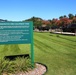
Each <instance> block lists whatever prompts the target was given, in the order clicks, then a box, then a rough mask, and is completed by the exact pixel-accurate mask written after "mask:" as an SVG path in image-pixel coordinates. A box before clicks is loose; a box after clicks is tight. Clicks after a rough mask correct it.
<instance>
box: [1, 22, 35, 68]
mask: <svg viewBox="0 0 76 75" xmlns="http://www.w3.org/2000/svg"><path fill="white" fill-rule="evenodd" d="M2 23H9V24H11V23H14V24H15V23H28V24H29V26H30V29H29V30H30V34H29V35H30V39H31V41H30V43H18V44H31V63H32V66H33V67H34V40H33V22H32V21H25V22H22V21H11V22H0V24H2ZM6 26H7V25H6ZM0 43H1V42H0ZM2 44H17V43H8V42H6V43H2ZM2 44H0V45H2Z"/></svg>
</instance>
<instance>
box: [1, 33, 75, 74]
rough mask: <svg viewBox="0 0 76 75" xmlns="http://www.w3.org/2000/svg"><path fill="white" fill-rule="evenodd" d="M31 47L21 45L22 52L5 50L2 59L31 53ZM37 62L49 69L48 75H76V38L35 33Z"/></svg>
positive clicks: (2, 49) (2, 51)
mask: <svg viewBox="0 0 76 75" xmlns="http://www.w3.org/2000/svg"><path fill="white" fill-rule="evenodd" d="M28 46H29V45H23V44H22V45H21V44H19V48H20V50H15V49H14V50H12V49H11V50H10V49H7V50H4V45H1V46H0V57H3V56H5V55H11V54H20V53H21V54H24V53H30V50H29V49H30V48H29V47H28ZM34 50H35V62H40V63H43V64H45V65H46V66H47V67H48V71H47V73H46V75H76V36H67V35H59V36H57V34H51V33H37V32H35V33H34Z"/></svg>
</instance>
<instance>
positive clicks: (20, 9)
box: [0, 0, 76, 21]
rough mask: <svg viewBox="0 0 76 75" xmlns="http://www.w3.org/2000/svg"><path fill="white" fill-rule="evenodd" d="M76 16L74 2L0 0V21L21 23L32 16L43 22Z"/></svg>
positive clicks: (75, 1)
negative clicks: (69, 15)
mask: <svg viewBox="0 0 76 75" xmlns="http://www.w3.org/2000/svg"><path fill="white" fill-rule="evenodd" d="M69 13H71V14H73V15H75V14H76V0H0V19H4V20H5V19H7V20H9V21H22V20H26V19H29V18H31V17H33V16H35V17H40V18H42V19H44V20H48V19H53V18H59V17H60V16H64V15H66V16H68V14H69Z"/></svg>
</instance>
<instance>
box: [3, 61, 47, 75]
mask: <svg viewBox="0 0 76 75" xmlns="http://www.w3.org/2000/svg"><path fill="white" fill-rule="evenodd" d="M46 71H47V68H46V66H44V65H42V64H39V63H36V67H35V68H34V69H33V70H30V71H28V72H25V73H24V72H20V73H18V74H10V75H43V74H45V72H46ZM3 75H7V74H3Z"/></svg>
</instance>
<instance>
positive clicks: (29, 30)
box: [0, 21, 34, 64]
mask: <svg viewBox="0 0 76 75" xmlns="http://www.w3.org/2000/svg"><path fill="white" fill-rule="evenodd" d="M0 44H31V62H32V64H34V51H33V22H29V21H27V22H0Z"/></svg>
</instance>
